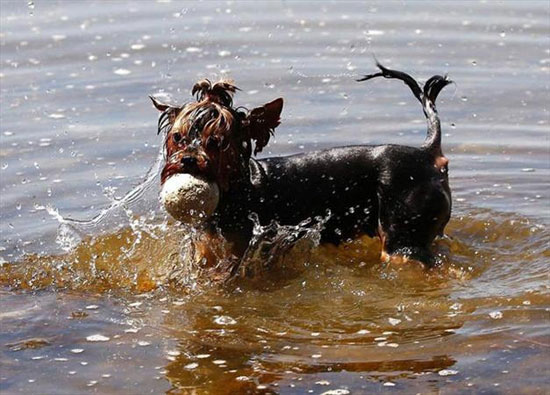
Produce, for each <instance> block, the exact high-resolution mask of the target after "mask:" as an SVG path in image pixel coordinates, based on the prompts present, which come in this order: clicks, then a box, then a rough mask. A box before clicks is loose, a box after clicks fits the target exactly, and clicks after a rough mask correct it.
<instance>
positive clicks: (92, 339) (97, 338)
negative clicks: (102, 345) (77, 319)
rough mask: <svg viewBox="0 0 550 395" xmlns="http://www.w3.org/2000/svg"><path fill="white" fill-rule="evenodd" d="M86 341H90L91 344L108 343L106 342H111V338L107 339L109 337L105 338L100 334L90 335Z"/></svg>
mask: <svg viewBox="0 0 550 395" xmlns="http://www.w3.org/2000/svg"><path fill="white" fill-rule="evenodd" d="M86 340H87V341H89V342H106V341H109V340H111V338H110V337H107V336H103V335H101V334H99V333H98V334H96V335H90V336H88V337H86Z"/></svg>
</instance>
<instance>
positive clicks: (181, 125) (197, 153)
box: [153, 64, 451, 265]
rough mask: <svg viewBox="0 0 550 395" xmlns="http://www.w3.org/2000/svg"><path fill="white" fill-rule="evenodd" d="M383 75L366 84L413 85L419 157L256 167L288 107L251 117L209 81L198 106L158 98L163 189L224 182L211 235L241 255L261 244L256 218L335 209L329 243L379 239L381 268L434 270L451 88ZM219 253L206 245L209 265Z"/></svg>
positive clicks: (407, 154)
mask: <svg viewBox="0 0 550 395" xmlns="http://www.w3.org/2000/svg"><path fill="white" fill-rule="evenodd" d="M377 66H378V67H379V69H380V70H381V71H380V72H378V73H375V74H371V75H368V76H365V77H364V78H362V79H361V80H359V81H365V80H368V79H371V78H374V77H385V78H395V79H399V80H402V81H403V82H405V84H406V85H408V87H409V88H410V89H411V90H412V92H413V94H414V96H415V97H416V98H417V99H418V100H419V101H420V102H421V104H422V108H423V111H424V114H425V116H426V118H427V122H428V134H427V137H426V140H425V141H424V144H423V145H422V146H421V147H420V148H414V147H408V146H402V145H375V146H372V145H357V146H346V147H338V148H332V149H328V150H323V151H315V152H309V153H302V154H297V155H292V156H285V157H271V158H265V159H260V160H256V159H254V158H253V157H252V156H253V155H252V153H254V155H255V154H257V153H258V152H260V151H261V150H262V148H264V147H265V146H266V144H267V143H268V141H269V138H270V136H271V135H272V134H273V131H274V129H275V128H276V127H277V126H278V125H279V117H280V114H281V111H282V108H283V100H282V99H277V100H274V101H272V102H270V103H268V104H266V105H264V106H262V107H259V108H255V109H253V110H252V111H247V110H246V109H243V108H235V107H233V94H234V93H235V92H236V90H237V88H236V87H235V86H234V85H233V84H231V83H229V82H224V81H221V82H218V83H216V84H211V83H210V82H209V81H208V80H202V81H200V82H198V83H197V84H196V85H195V86H194V87H193V91H192V93H193V94H194V95H196V99H197V101H196V102H193V103H190V104H187V105H184V106H181V107H176V106H170V105H168V104H164V103H161V102H159V101H158V100H156V99H154V98H153V102H154V104H155V107H156V108H157V109H158V110H160V111H162V114H161V117H160V119H159V132H163V133H165V135H166V139H165V149H166V158H167V159H166V165H165V167H164V169H163V172H162V182H163V183H164V181H165V180H166V179H167V178H168V177H170V176H171V175H173V174H176V173H190V174H193V175H197V176H201V177H203V178H206V179H208V180H210V181H214V182H216V183H217V184H218V186H219V189H220V201H219V204H218V207H217V209H216V211H215V213H214V215H213V216H212V217H211V218H210V220H209V226H210V228H211V229H214V228H216V229H220V230H221V235H222V236H223V237H224V238H226V239H227V240H229V241H230V242H231V243H232V245H233V246H234V251H233V253H234V254H235V255H236V256H239V255H242V254H243V253H244V250H245V248H246V246H247V245H248V241H249V240H250V238H251V237H252V223H251V221H250V219H249V215H250V214H251V213H256V214H257V216H258V218H259V220H260V222H261V223H262V224H267V223H269V222H270V221H272V220H276V221H278V222H279V223H280V224H286V225H295V224H297V223H299V222H300V221H302V220H304V219H306V218H308V217H314V216H323V215H325V214H326V212H327V210H330V212H331V216H330V219H329V220H328V221H327V223H326V224H325V228H324V230H323V231H322V234H321V237H322V239H321V241H322V242H329V243H335V244H338V243H339V242H341V241H344V240H349V239H350V238H354V237H357V236H359V235H362V234H367V235H369V236H371V237H374V236H378V237H379V238H380V239H381V241H382V246H383V247H382V254H381V257H382V260H384V261H397V262H404V261H405V262H406V261H407V260H415V261H420V262H422V263H424V264H426V265H432V264H433V263H434V257H433V254H432V252H431V244H432V242H433V240H434V238H435V237H436V236H438V235H442V234H443V231H444V228H445V225H446V224H447V222H448V220H449V217H450V213H451V192H450V189H449V183H448V175H447V166H448V160H447V158H445V156H444V155H443V153H442V151H441V127H440V121H439V117H438V115H437V111H436V108H435V100H436V98H437V95H438V94H439V92H440V91H441V89H443V88H444V87H445V86H446V85H447V84H449V83H450V80H448V79H447V78H446V77H441V76H434V77H432V78H430V79H429V80H428V81H427V82H426V83H425V85H424V87H423V89H421V88H420V86H419V85H418V84H417V82H416V81H415V80H414V79H413V78H412V77H411V76H409V75H408V74H405V73H403V72H399V71H395V70H389V69H387V68H385V67H383V66H382V65H380V64H377ZM211 234H212V235H214V234H215V232H212V233H211ZM213 237H214V236H213ZM207 244H208V243H207ZM213 244H215V243H211V244H210V246H205V248H204V255H205V256H208V251H207V250H208V249H209V248H211V246H212V245H213Z"/></svg>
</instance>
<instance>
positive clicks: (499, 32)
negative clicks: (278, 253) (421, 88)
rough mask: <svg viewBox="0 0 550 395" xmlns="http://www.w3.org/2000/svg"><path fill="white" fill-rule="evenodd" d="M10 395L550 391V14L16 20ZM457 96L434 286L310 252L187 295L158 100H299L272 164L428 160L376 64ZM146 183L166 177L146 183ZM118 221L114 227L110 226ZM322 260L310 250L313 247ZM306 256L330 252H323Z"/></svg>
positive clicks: (42, 8) (303, 8) (303, 249)
mask: <svg viewBox="0 0 550 395" xmlns="http://www.w3.org/2000/svg"><path fill="white" fill-rule="evenodd" d="M0 7H1V13H0V18H1V19H0V28H1V31H0V55H1V63H0V64H1V70H0V93H1V108H0V121H1V124H0V142H1V146H0V166H1V167H0V181H1V187H0V261H1V262H2V266H1V267H0V281H1V284H2V290H1V291H0V292H1V294H0V295H1V298H2V304H1V309H0V323H1V326H2V334H1V335H0V358H1V360H2V369H1V370H0V390H1V391H2V392H3V393H47V394H50V393H51V394H54V393H55V394H57V393H65V394H75V393H90V392H100V393H150V392H152V393H159V392H167V393H189V392H192V391H197V392H199V393H239V392H247V391H248V392H250V393H255V392H258V393H289V394H294V393H296V394H298V393H309V392H311V393H323V392H325V391H329V390H341V392H340V393H347V392H346V391H349V392H350V393H371V392H381V391H400V392H407V393H418V392H420V393H437V392H445V393H463V392H470V391H476V392H488V393H501V392H507V393H545V392H547V391H548V389H549V388H550V380H548V378H547V376H548V371H549V369H550V357H549V355H550V354H549V347H550V330H549V329H548V328H549V326H548V323H549V319H550V312H549V309H550V296H549V295H550V292H549V278H548V262H549V258H550V253H549V250H548V243H549V241H550V234H549V231H548V226H549V225H550V188H549V177H548V176H549V173H550V170H549V169H550V143H549V122H550V119H549V118H550V116H549V105H548V103H550V94H549V85H550V82H549V81H550V78H549V73H550V45H549V42H550V38H549V34H550V24H549V22H548V21H549V20H550V7H549V5H548V3H547V2H544V1H541V2H505V3H492V2H490V3H486V2H467V3H460V4H459V3H456V4H455V3H450V2H443V3H426V2H411V3H405V4H403V3H368V4H364V3H360V2H352V3H346V2H335V3H321V4H318V3H311V2H277V1H273V2H265V3H261V2H254V3H251V2H243V3H239V2H237V3H233V2H203V3H180V2H169V1H168V2H166V1H162V2H161V1H159V2H143V1H128V2H126V1H125V2H122V1H121V2H102V1H89V2H86V5H85V6H83V3H82V2H79V1H78V2H77V1H75V2H69V1H62V2H61V1H60V2H55V1H50V2H39V1H36V2H34V3H33V2H19V1H17V2H16V1H13V2H10V1H3V2H2V3H1V4H0ZM373 54H375V55H376V57H377V58H378V59H379V60H380V61H381V62H382V63H384V64H385V65H387V66H388V67H393V68H396V69H403V70H406V71H408V72H410V73H411V74H412V75H414V76H415V77H417V78H419V79H420V80H423V81H424V80H426V79H427V78H428V77H430V76H431V75H433V74H442V73H448V74H449V76H450V78H452V79H453V80H454V81H455V82H456V84H455V85H452V86H450V87H449V88H447V89H446V91H444V92H443V93H442V94H441V97H440V99H439V101H438V108H439V112H440V115H441V118H442V125H443V131H444V136H443V147H444V151H445V153H446V155H447V156H448V157H449V159H450V161H451V164H450V177H451V178H450V182H451V186H452V189H453V199H454V200H453V204H454V207H453V219H452V220H451V222H450V224H449V226H448V229H447V233H448V235H449V237H448V238H446V239H443V240H439V241H438V242H437V243H436V251H437V252H438V254H439V255H440V257H441V259H442V261H443V265H442V267H441V268H439V269H436V270H432V271H423V270H421V269H418V268H395V267H385V266H383V265H380V264H379V262H378V254H379V245H378V242H377V241H375V240H370V239H368V238H362V239H359V240H355V241H353V242H350V243H347V244H345V245H342V246H340V247H338V248H336V247H334V246H319V247H312V242H313V241H314V240H313V241H312V240H304V243H301V244H299V245H298V246H297V247H296V248H295V249H294V250H292V251H291V252H290V253H289V254H288V255H287V256H286V257H285V258H284V259H282V261H280V262H278V263H277V264H276V265H274V267H273V268H272V271H270V272H269V273H267V274H269V275H266V273H263V274H262V276H260V278H259V279H256V280H243V281H240V282H236V283H234V284H232V285H230V286H225V287H222V286H208V285H207V284H203V285H200V284H198V283H197V282H196V280H197V279H196V278H186V279H185V280H186V281H179V280H181V278H176V277H177V276H175V275H174V273H176V274H177V273H179V272H178V270H179V269H180V265H182V264H184V263H185V262H184V258H185V257H184V256H183V257H182V255H181V253H182V249H183V247H184V245H185V243H186V240H188V237H189V233H188V232H186V230H184V229H180V227H179V226H177V225H175V224H173V223H171V222H170V221H166V219H165V216H164V214H163V213H162V210H161V209H160V208H159V207H158V203H157V200H156V194H157V192H158V190H157V189H156V187H155V185H157V184H155V182H154V181H155V180H154V179H153V182H152V183H151V184H150V185H151V187H150V188H148V189H146V190H145V191H144V192H143V194H138V197H137V198H136V199H132V200H131V205H129V206H125V205H121V206H120V207H118V208H117V209H115V210H112V211H109V212H108V215H106V216H105V219H104V220H103V219H102V220H101V221H99V222H97V223H94V224H92V225H89V226H88V225H82V226H81V227H77V230H78V231H75V229H74V228H67V227H61V228H60V226H59V222H58V220H57V219H56V216H55V215H52V213H55V212H56V211H57V212H58V213H59V214H60V215H62V216H64V217H71V218H79V219H89V218H92V217H94V216H95V215H97V214H98V213H100V212H101V210H104V209H106V208H107V207H109V206H110V205H111V204H112V202H113V201H114V202H116V201H117V199H121V198H122V197H123V196H124V195H125V194H126V193H127V192H128V191H130V190H132V189H133V188H134V187H135V186H136V185H140V184H141V183H142V182H143V180H144V178H145V177H146V173H147V171H148V170H149V169H150V168H151V166H153V164H154V163H155V160H156V158H157V155H158V152H159V149H160V147H159V144H160V142H161V141H160V139H159V138H158V137H157V136H156V134H155V133H156V119H157V113H156V111H155V110H154V109H153V107H152V106H151V104H150V102H149V99H148V98H147V95H148V94H151V93H156V92H166V93H170V94H171V95H172V96H173V98H174V99H175V100H178V101H180V102H182V103H183V102H186V101H188V100H190V99H191V97H190V94H189V90H190V88H191V86H192V85H193V83H194V82H195V81H196V80H197V79H199V78H202V77H208V78H211V79H216V78H218V77H221V76H226V77H231V78H233V79H235V81H236V84H237V85H238V86H239V87H240V88H241V89H242V92H239V94H238V95H237V97H236V99H235V102H236V104H238V105H243V106H246V107H249V108H252V107H254V106H257V105H261V104H263V103H265V102H267V101H270V100H272V99H274V98H277V97H284V98H285V109H284V110H283V122H282V124H281V126H280V127H279V128H278V129H277V132H276V135H275V139H274V140H272V141H271V142H270V145H269V146H268V147H267V148H268V149H266V150H265V152H264V153H262V155H264V156H269V155H279V154H289V153H295V152H301V151H310V150H314V149H320V148H325V147H330V146H335V145H347V144H382V143H399V144H408V145H414V146H418V145H420V144H421V142H422V141H423V138H424V133H425V124H424V120H423V115H422V112H421V109H420V107H419V106H418V103H417V102H416V100H415V99H414V98H413V97H412V95H411V94H410V93H409V92H408V90H407V89H406V88H405V87H404V86H403V85H402V84H400V83H398V82H393V81H384V80H379V81H372V82H370V83H368V84H365V83H363V84H358V83H356V82H355V81H354V80H355V79H356V78H357V77H358V76H360V75H362V74H365V73H370V72H372V71H373V70H374V64H373V63H374V62H373V57H372V55H373ZM153 175H154V174H153ZM102 218H103V217H102ZM313 239H314V238H313ZM313 244H314V243H313Z"/></svg>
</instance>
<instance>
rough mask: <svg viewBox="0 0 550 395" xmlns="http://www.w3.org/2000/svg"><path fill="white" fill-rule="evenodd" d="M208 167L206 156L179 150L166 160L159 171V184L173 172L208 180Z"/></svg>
mask: <svg viewBox="0 0 550 395" xmlns="http://www.w3.org/2000/svg"><path fill="white" fill-rule="evenodd" d="M208 169H209V160H208V158H206V156H204V155H199V154H196V153H193V154H191V153H189V152H186V151H184V150H179V151H176V152H174V153H173V154H172V155H170V156H169V157H168V159H167V160H166V164H165V165H164V168H163V169H162V173H161V184H164V182H165V181H166V180H167V179H168V178H170V177H171V176H173V175H175V174H190V175H193V176H196V177H200V178H203V179H208V180H209V179H210V178H211V177H209V171H208Z"/></svg>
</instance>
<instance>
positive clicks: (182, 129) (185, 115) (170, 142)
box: [151, 79, 283, 191]
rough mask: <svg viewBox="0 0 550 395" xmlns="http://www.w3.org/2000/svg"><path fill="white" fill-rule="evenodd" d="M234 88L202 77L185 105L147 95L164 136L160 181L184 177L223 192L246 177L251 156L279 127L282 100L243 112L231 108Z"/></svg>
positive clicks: (224, 82)
mask: <svg viewBox="0 0 550 395" xmlns="http://www.w3.org/2000/svg"><path fill="white" fill-rule="evenodd" d="M237 90H238V88H237V87H236V86H235V85H233V84H232V82H230V81H219V82H217V83H215V84H212V83H211V82H210V81H209V80H206V79H205V80H201V81H199V82H197V83H196V84H195V85H194V86H193V90H192V94H193V95H194V96H195V98H196V101H194V102H192V103H188V104H186V105H184V106H181V107H176V106H171V105H169V104H165V103H162V102H160V101H159V100H157V99H156V98H154V97H151V99H152V100H153V104H154V105H155V107H156V108H157V109H158V110H159V111H161V112H162V114H161V116H160V118H159V133H161V132H162V133H164V134H165V143H164V144H165V154H166V156H165V158H166V163H165V166H164V169H163V170H162V174H161V183H164V181H165V180H166V179H168V178H169V177H170V176H171V175H173V174H177V173H189V174H192V175H195V176H200V177H202V178H205V179H206V180H208V181H213V182H216V183H217V184H218V186H219V188H220V189H221V190H222V191H226V190H227V189H229V186H230V183H231V182H232V181H236V180H238V179H240V178H241V177H243V176H245V175H246V174H248V163H249V159H250V156H251V155H252V153H254V155H256V154H257V153H258V152H260V151H261V150H262V149H263V148H264V147H265V146H266V145H267V143H268V141H269V138H270V137H271V135H272V134H273V132H274V129H275V128H276V127H277V126H278V125H279V122H280V121H279V118H280V115H281V111H282V109H283V99H281V98H279V99H276V100H274V101H272V102H270V103H267V104H265V105H264V106H261V107H258V108H254V109H253V110H251V111H247V110H246V109H244V108H234V107H233V95H234V93H235V92H236V91H237ZM253 144H254V147H252V145H253Z"/></svg>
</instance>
